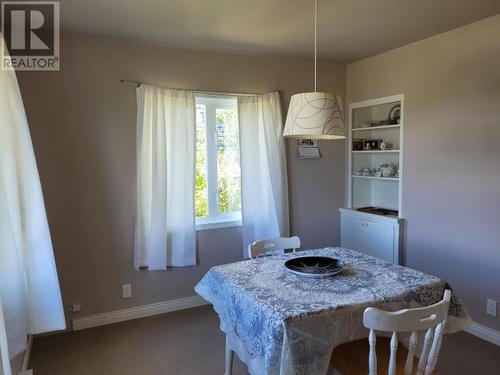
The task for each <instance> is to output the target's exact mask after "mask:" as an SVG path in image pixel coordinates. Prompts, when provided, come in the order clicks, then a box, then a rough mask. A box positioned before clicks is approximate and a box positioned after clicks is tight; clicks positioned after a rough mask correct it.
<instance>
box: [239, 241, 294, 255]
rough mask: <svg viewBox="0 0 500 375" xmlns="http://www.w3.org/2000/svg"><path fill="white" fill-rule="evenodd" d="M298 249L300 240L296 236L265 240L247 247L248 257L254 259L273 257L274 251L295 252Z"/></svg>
mask: <svg viewBox="0 0 500 375" xmlns="http://www.w3.org/2000/svg"><path fill="white" fill-rule="evenodd" d="M299 247H300V238H299V237H297V236H294V237H279V238H270V239H267V240H260V241H255V242H254V243H252V244H250V245H248V255H249V256H250V258H255V257H258V256H259V255H267V254H273V255H274V254H275V252H276V251H280V250H285V249H292V250H293V251H294V252H295V250H296V249H298V248H299Z"/></svg>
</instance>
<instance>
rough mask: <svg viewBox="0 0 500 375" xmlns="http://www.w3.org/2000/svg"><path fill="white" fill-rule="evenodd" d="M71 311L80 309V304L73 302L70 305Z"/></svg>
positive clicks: (75, 311)
mask: <svg viewBox="0 0 500 375" xmlns="http://www.w3.org/2000/svg"><path fill="white" fill-rule="evenodd" d="M71 311H73V312H74V313H77V312H80V311H82V305H80V304H79V303H75V304H74V305H73V306H72V307H71Z"/></svg>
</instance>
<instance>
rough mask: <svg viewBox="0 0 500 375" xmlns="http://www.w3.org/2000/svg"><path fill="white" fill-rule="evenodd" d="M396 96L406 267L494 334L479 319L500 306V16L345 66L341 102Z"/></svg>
mask: <svg viewBox="0 0 500 375" xmlns="http://www.w3.org/2000/svg"><path fill="white" fill-rule="evenodd" d="M399 93H404V94H405V109H406V112H405V135H404V147H405V154H404V180H403V184H404V185H403V208H404V216H405V217H406V219H407V233H406V251H405V258H406V264H407V265H408V266H410V267H414V268H417V269H420V270H423V271H427V272H430V273H433V274H436V275H439V276H441V277H444V278H445V279H447V280H448V281H449V282H450V284H451V285H452V286H453V287H454V288H456V289H457V290H458V292H459V295H460V296H461V297H462V298H463V299H464V301H465V303H466V306H467V307H468V308H469V310H470V312H471V313H472V316H473V319H474V320H475V321H477V322H480V323H482V324H484V325H486V326H488V327H491V328H493V329H496V330H499V329H500V322H499V320H498V318H493V317H490V316H488V315H486V314H485V310H486V298H487V297H489V298H493V299H496V300H499V301H500V15H498V16H495V17H491V18H488V19H485V20H483V21H480V22H477V23H473V24H470V25H468V26H465V27H462V28H459V29H456V30H453V31H450V32H447V33H444V34H440V35H437V36H435V37H431V38H428V39H425V40H422V41H419V42H416V43H412V44H410V45H407V46H405V47H401V48H398V49H395V50H392V51H389V52H387V53H383V54H380V55H377V56H373V57H370V58H367V59H365V60H361V61H358V62H355V63H352V64H349V65H348V67H347V95H348V101H349V102H353V101H359V100H363V99H368V98H374V97H380V96H386V95H392V94H399Z"/></svg>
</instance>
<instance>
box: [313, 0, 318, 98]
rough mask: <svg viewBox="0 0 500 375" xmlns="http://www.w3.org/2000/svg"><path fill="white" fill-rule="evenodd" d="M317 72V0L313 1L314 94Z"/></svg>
mask: <svg viewBox="0 0 500 375" xmlns="http://www.w3.org/2000/svg"><path fill="white" fill-rule="evenodd" d="M317 71H318V0H314V92H317V91H318V90H317V75H318V73H317Z"/></svg>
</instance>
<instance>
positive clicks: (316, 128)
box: [283, 92, 345, 139]
mask: <svg viewBox="0 0 500 375" xmlns="http://www.w3.org/2000/svg"><path fill="white" fill-rule="evenodd" d="M283 135H284V136H285V137H293V138H303V139H343V138H345V125H344V115H343V111H342V98H341V97H340V96H339V95H336V94H330V93H327V92H306V93H302V94H296V95H293V96H292V98H291V101H290V107H289V108H288V115H287V117H286V122H285V130H284V132H283Z"/></svg>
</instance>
